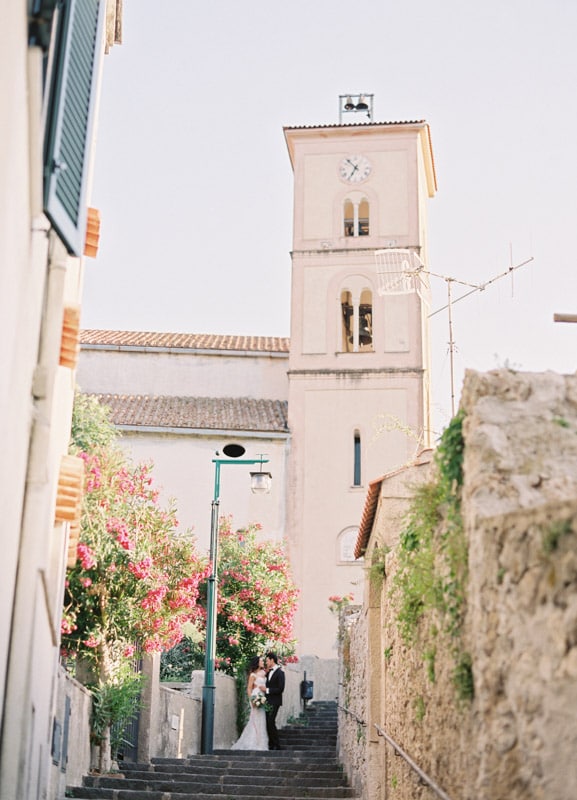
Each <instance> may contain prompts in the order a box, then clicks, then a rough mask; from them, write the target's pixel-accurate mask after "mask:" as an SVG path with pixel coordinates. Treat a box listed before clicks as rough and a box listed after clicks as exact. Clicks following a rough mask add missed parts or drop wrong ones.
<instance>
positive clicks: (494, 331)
mask: <svg viewBox="0 0 577 800" xmlns="http://www.w3.org/2000/svg"><path fill="white" fill-rule="evenodd" d="M123 27H124V31H123V44H122V45H120V46H115V47H114V48H113V49H112V50H111V52H110V54H109V55H107V56H106V58H105V60H104V71H103V86H102V96H101V101H100V112H99V122H98V133H97V147H96V156H95V163H94V185H93V190H92V200H91V204H92V205H93V206H95V207H96V208H98V209H99V210H100V212H101V217H102V227H101V239H100V248H99V253H98V257H97V258H96V259H95V260H91V259H88V260H87V265H86V269H85V281H84V295H83V308H82V326H83V327H84V328H101V329H116V330H147V331H159V332H160V331H170V332H187V333H216V334H250V335H265V336H289V335H290V274H291V261H290V249H291V237H292V177H293V176H292V170H291V166H290V161H289V157H288V153H287V148H286V144H285V141H284V136H283V126H289V127H290V126H299V125H326V124H336V123H338V122H339V113H338V111H339V95H342V94H347V93H354V94H359V93H363V92H366V93H368V94H372V95H374V101H373V102H374V106H373V111H374V113H373V120H374V121H375V122H392V121H408V120H421V119H424V120H426V121H427V122H428V123H429V125H430V128H431V137H432V144H433V152H434V158H435V165H436V171H437V180H438V192H437V194H436V196H435V197H434V198H432V199H431V200H430V201H429V263H428V264H427V268H428V269H429V270H430V271H431V272H434V273H437V274H439V275H441V276H444V277H445V278H451V279H455V281H463V282H465V283H470V284H473V285H474V286H482V285H483V284H485V283H486V282H487V281H490V280H491V279H492V278H495V277H496V276H498V275H501V274H502V273H507V274H506V276H505V277H503V278H500V279H499V280H496V281H495V282H494V283H493V284H491V286H489V287H487V288H486V289H485V290H484V291H476V292H473V293H472V294H470V295H469V296H468V297H466V298H464V299H462V300H458V298H459V297H460V296H461V295H462V294H465V292H467V291H470V288H469V287H460V284H458V283H453V284H452V296H453V300H454V301H455V300H456V301H457V302H454V303H453V307H452V317H453V338H454V347H453V369H454V381H453V386H454V394H455V403H456V404H457V405H458V399H459V393H460V389H461V385H462V380H463V375H464V371H465V370H466V369H474V370H480V371H484V370H489V369H494V368H496V367H502V366H509V367H511V368H514V369H519V370H526V371H543V370H548V369H551V370H554V371H556V372H563V373H568V372H574V371H575V369H576V363H575V362H576V354H577V325H572V324H566V323H555V322H554V321H553V314H554V313H555V312H561V313H577V265H576V263H575V257H574V254H573V251H574V249H575V230H576V226H577V191H576V187H577V148H576V147H575V139H576V136H577V92H576V90H575V82H576V79H577V47H576V46H575V36H576V33H577V3H576V2H575V0H485V2H483V3H478V2H467V0H437V2H434V3H433V2H430V0H395V1H394V2H393V0H355V2H354V3H351V2H350V0H349V1H348V2H344V0H291V1H290V2H278V0H276V2H275V0H266V1H265V0H212V2H210V3H200V2H193V0H169V2H165V3H159V2H158V1H157V0H124V17H123ZM346 121H354V122H361V121H364V120H363V119H359V118H357V117H356V116H354V117H353V118H352V119H351V120H349V119H348V118H347V120H346ZM528 259H531V261H530V262H529V263H528V264H526V265H525V266H520V267H519V268H518V269H514V270H510V267H512V266H516V265H517V264H521V263H522V262H524V261H526V260H528ZM432 289H433V305H432V311H435V310H437V309H440V308H442V307H443V306H444V305H445V303H446V299H447V282H446V280H443V278H432ZM431 336H432V356H433V375H432V380H433V417H434V420H435V427H436V429H437V430H440V429H441V428H442V427H443V426H444V425H445V424H446V423H447V422H448V420H449V419H450V416H451V405H452V404H451V381H450V373H451V369H450V364H451V358H450V352H449V351H450V348H449V328H448V317H447V312H446V311H440V312H439V313H437V314H435V315H434V316H433V317H432V318H431Z"/></svg>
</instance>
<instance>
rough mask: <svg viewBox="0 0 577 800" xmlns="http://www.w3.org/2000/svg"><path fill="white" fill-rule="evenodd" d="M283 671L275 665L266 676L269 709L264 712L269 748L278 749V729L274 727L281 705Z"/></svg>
mask: <svg viewBox="0 0 577 800" xmlns="http://www.w3.org/2000/svg"><path fill="white" fill-rule="evenodd" d="M284 681H285V678H284V672H283V671H282V669H281V668H280V667H277V668H276V669H275V670H274V672H269V673H268V675H267V676H266V701H267V703H268V705H269V706H270V709H269V710H268V711H267V712H266V731H267V733H268V748H269V750H280V744H279V740H278V731H277V729H276V715H277V714H278V710H279V708H280V707H281V706H282V693H283V692H284Z"/></svg>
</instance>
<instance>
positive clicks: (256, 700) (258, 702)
mask: <svg viewBox="0 0 577 800" xmlns="http://www.w3.org/2000/svg"><path fill="white" fill-rule="evenodd" d="M250 702H251V704H252V705H253V706H254V707H255V708H264V707H265V706H266V695H264V694H262V693H261V692H258V694H253V696H252V697H251V698H250Z"/></svg>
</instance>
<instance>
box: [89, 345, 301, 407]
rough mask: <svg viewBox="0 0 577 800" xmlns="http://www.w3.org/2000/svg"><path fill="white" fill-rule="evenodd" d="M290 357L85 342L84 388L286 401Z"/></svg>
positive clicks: (125, 392) (100, 391) (138, 393)
mask: <svg viewBox="0 0 577 800" xmlns="http://www.w3.org/2000/svg"><path fill="white" fill-rule="evenodd" d="M287 360H288V356H287V355H286V354H280V355H278V356H277V355H260V354H259V355H255V354H254V353H238V354H235V355H231V354H227V353H225V352H220V353H218V354H210V355H209V354H205V353H202V352H198V351H197V352H184V353H183V352H180V353H179V352H178V351H177V350H172V351H166V352H162V351H155V350H148V351H144V350H143V351H131V350H119V349H105V348H102V349H101V348H94V347H90V346H86V345H85V346H83V347H82V350H81V356H80V362H79V365H78V385H79V386H80V388H81V390H82V391H83V392H87V393H102V394H128V395H146V394H149V395H167V396H171V397H172V396H175V397H256V398H263V399H267V400H286V398H287V396H288V380H287V376H286V369H287Z"/></svg>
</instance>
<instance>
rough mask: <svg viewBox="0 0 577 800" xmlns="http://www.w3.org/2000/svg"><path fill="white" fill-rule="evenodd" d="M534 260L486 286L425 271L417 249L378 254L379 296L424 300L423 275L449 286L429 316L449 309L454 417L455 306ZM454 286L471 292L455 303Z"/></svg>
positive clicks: (379, 251)
mask: <svg viewBox="0 0 577 800" xmlns="http://www.w3.org/2000/svg"><path fill="white" fill-rule="evenodd" d="M531 261H533V256H531V258H527V259H525V261H521V262H520V263H519V264H514V265H513V264H512V265H511V266H510V267H509V268H508V269H506V270H505V271H504V272H500V273H499V274H498V275H495V276H494V277H492V278H489V280H488V281H485V282H484V283H467V282H466V281H460V280H458V279H457V278H453V277H450V276H448V275H440V274H439V273H437V272H431V271H430V270H427V269H425V265H424V264H423V262H422V261H421V259H420V258H419V256H418V255H417V254H416V253H415V252H414V251H413V250H408V249H407V250H403V249H397V248H386V249H385V250H376V251H375V262H376V268H377V275H378V277H379V288H378V293H379V294H380V295H381V296H384V295H387V294H412V293H414V292H417V293H418V294H419V296H420V297H422V294H421V287H424V282H423V280H422V277H421V276H422V275H430V276H431V277H433V278H441V280H444V281H445V283H446V284H447V302H446V304H445V305H444V306H441V308H437V309H436V310H435V311H432V312H431V313H430V314H429V315H428V319H431V317H434V316H435V315H436V314H440V313H441V311H444V310H445V309H447V310H448V318H449V359H450V370H451V415H452V416H453V417H454V416H455V374H454V354H455V340H454V337H453V306H454V305H455V303H458V302H460V301H461V300H464V299H465V298H466V297H470V296H471V295H472V294H475V292H484V291H485V289H486V288H487V287H488V286H491V284H493V283H495V282H496V281H498V280H500V279H501V278H505V277H506V276H507V275H511V276H513V273H514V272H515V270H518V269H519V268H520V267H524V266H525V265H526V264H529V263H530V262H531ZM453 283H458V284H460V285H461V286H469V287H470V291H468V292H465V293H464V294H462V295H461V296H460V297H457V298H456V300H453V297H452V289H451V287H452V284H453Z"/></svg>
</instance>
